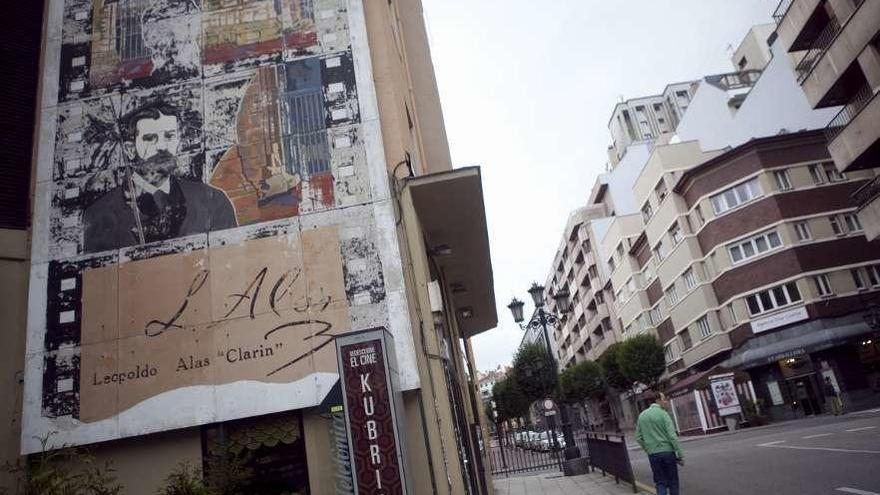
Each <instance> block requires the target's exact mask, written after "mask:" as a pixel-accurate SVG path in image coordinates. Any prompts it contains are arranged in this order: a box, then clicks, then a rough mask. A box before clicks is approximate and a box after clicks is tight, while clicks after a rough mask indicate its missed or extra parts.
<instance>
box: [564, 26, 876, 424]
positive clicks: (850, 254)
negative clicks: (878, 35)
mask: <svg viewBox="0 0 880 495" xmlns="http://www.w3.org/2000/svg"><path fill="white" fill-rule="evenodd" d="M773 27H774V26H772V25H771V26H756V27H754V28H752V29H751V30H750V31H749V33H748V34H747V36H746V37H745V39H744V40H743V42H742V43H741V44H740V46H739V47H738V48H737V50H735V52H734V53H733V56H732V60H731V62H732V64H733V65H734V67H736V68H737V71H736V72H731V73H727V74H718V75H713V76H706V77H704V78H702V79H700V80H698V81H696V82H693V83H690V86H689V87H690V88H692V90H691V91H690V92H689V93H688V95H689V103H688V105H687V111H686V112H685V113H683V114H681V115H680V116H679V119H678V122H677V123H676V126H675V127H674V128H673V129H672V130H670V131H669V132H666V133H661V134H659V135H658V136H657V137H656V138H655V139H648V140H644V139H643V140H641V141H639V140H635V139H632V140H630V141H626V140H622V139H620V137H619V136H618V135H619V134H620V128H621V126H619V125H617V124H616V122H617V120H619V119H618V117H621V119H620V120H621V121H623V122H625V120H622V117H623V112H622V110H623V106H622V105H624V104H618V105H617V106H616V107H615V111H614V115H615V116H613V117H612V120H611V122H610V123H609V131H610V132H611V135H612V139H613V141H614V144H613V145H612V146H611V147H610V148H609V149H610V150H615V151H614V152H613V153H611V152H610V154H611V155H612V156H611V165H612V166H611V169H610V171H609V172H607V173H606V174H603V175H601V176H600V177H599V178H598V179H597V181H596V183H595V184H594V186H593V188H592V190H591V193H590V196H589V200H588V205H589V207H591V208H599V209H600V210H604V213H603V214H602V215H601V216H600V217H597V218H593V219H591V220H590V221H589V222H588V225H589V229H588V231H589V232H590V233H591V235H590V237H589V239H590V241H591V244H590V245H591V246H592V253H591V254H592V256H591V258H590V259H591V260H595V262H596V265H597V270H596V273H597V274H598V275H599V277H600V278H599V283H600V284H601V285H602V286H604V287H605V288H606V289H607V297H606V300H607V303H608V314H609V315H611V322H612V327H613V328H615V330H616V332H617V337H616V338H617V339H618V340H625V339H627V338H629V337H631V336H634V335H638V334H643V333H648V334H651V335H655V336H656V337H657V339H658V340H659V342H660V343H661V344H663V346H664V349H665V355H666V370H665V372H664V374H663V377H662V382H663V387H665V389H666V390H667V392H669V393H670V394H671V395H672V396H673V401H672V403H673V410H674V418H675V421H676V423H677V425H678V428H679V430H680V431H682V432H701V431H702V432H705V431H710V430H712V429H715V428H721V427H724V426H725V425H724V421H723V418H721V417H720V416H719V415H718V411H717V408H716V407H715V405H714V401H713V400H712V397H711V393H710V392H709V391H708V390H707V381H708V376H709V375H711V374H712V373H716V372H719V371H722V370H723V371H735V372H736V373H737V375H736V376H737V381H736V387H737V391H738V393H739V394H740V396H741V397H742V399H743V400H750V401H752V402H754V403H756V404H758V405H759V406H760V408H761V411H762V412H763V413H765V414H768V415H770V416H772V417H774V418H791V417H800V416H803V415H810V414H818V413H820V412H823V411H824V410H825V409H826V405H825V400H824V396H823V393H822V387H823V384H824V383H825V379H826V378H828V379H829V380H830V381H831V382H832V383H833V384H834V386H835V387H836V388H837V389H838V390H840V391H841V392H842V394H843V397H844V400H845V401H846V402H847V403H848V404H849V405H850V406H851V407H853V408H861V407H867V406H873V405H876V404H877V403H878V402H880V396H878V393H877V390H878V388H880V384H878V383H877V379H878V374H877V373H878V365H880V361H878V353H877V347H876V342H877V340H878V338H877V336H878V335H877V332H878V329H877V328H875V327H873V326H871V325H872V324H873V323H871V322H873V320H872V318H871V314H872V310H871V307H872V305H874V304H876V303H877V298H878V294H880V293H878V292H877V289H878V288H880V287H878V286H877V285H875V284H874V282H875V281H877V280H880V279H878V278H877V277H875V275H878V274H877V273H876V271H877V270H878V269H880V268H878V264H880V250H878V246H877V245H875V243H874V242H869V241H868V240H866V239H865V238H864V231H865V229H866V227H865V226H864V225H863V223H862V222H861V221H860V218H861V217H860V216H859V215H858V214H857V212H858V209H859V205H858V204H857V203H856V202H855V201H854V200H853V198H852V195H853V194H854V193H856V191H860V190H864V188H866V187H869V185H870V184H872V183H873V181H874V180H875V173H874V171H872V170H870V169H868V170H850V171H849V172H846V173H841V172H840V170H839V169H838V168H837V167H835V163H834V161H833V160H832V156H831V155H830V154H829V152H828V150H827V148H826V145H827V139H826V133H825V124H826V123H827V122H828V121H829V120H831V119H832V118H833V117H834V115H835V114H836V113H837V112H838V111H839V107H829V108H824V109H821V108H820V109H814V108H811V107H810V106H809V105H808V104H807V102H806V101H804V99H803V97H802V96H801V95H800V94H799V92H800V88H799V85H798V79H797V77H798V76H797V73H796V72H795V71H793V70H792V69H791V66H790V64H789V60H790V59H789V57H788V54H787V53H786V51H785V50H784V49H783V48H782V47H781V46H780V44H779V43H778V42H776V39H777V34H776V33H775V32H774V30H773ZM651 98H654V97H651ZM628 101H642V99H638V98H637V99H633V100H628ZM642 106H643V107H644V105H642ZM617 143H627V145H626V146H625V147H624V148H623V149H621V150H617ZM578 211H581V210H578ZM570 229H571V226H569V227H568V228H567V230H566V233H565V237H564V239H563V242H562V243H561V244H560V248H559V250H558V252H557V255H556V259H555V260H554V262H553V263H554V265H553V266H554V270H553V271H552V272H551V276H550V277H549V278H548V280H550V281H554V282H555V281H557V280H559V279H560V278H562V280H566V279H565V277H564V276H563V277H555V274H556V273H559V274H564V273H566V272H565V269H566V265H565V263H562V264H560V260H562V259H563V255H564V254H565V253H566V249H567V248H569V245H568V244H567V242H566V241H568V240H569V237H570V235H571V232H570ZM600 268H601V269H600ZM560 270H561V271H560ZM575 273H577V271H575ZM549 285H550V284H549V282H548V286H549ZM570 290H571V289H570ZM572 293H573V294H574V293H575V291H573V290H572ZM869 323H870V324H869ZM571 327H572V325H571V322H566V325H565V326H564V327H563V328H561V329H560V330H558V332H557V334H558V335H559V336H560V337H561V340H559V342H560V345H559V346H558V348H557V352H558V353H559V355H560V356H566V357H568V356H572V355H573V356H574V357H573V358H570V359H569V360H567V361H564V363H565V364H571V363H573V362H578V361H580V360H581V359H584V358H585V359H596V358H598V354H600V353H596V352H595V349H593V350H592V351H593V354H589V352H590V351H591V349H586V348H585V347H584V344H583V341H582V340H581V341H578V340H576V338H577V336H578V333H577V332H573V331H572V330H571ZM566 339H570V340H571V341H572V342H575V343H578V345H580V348H578V347H575V349H574V351H572V349H570V348H566V347H564V345H563V343H565V342H566ZM579 352H580V353H579ZM581 356H583V357H582V358H581ZM632 399H634V397H633V396H632V394H630V393H627V394H624V395H622V396H621V401H622V404H623V406H624V407H622V410H621V412H622V414H621V415H620V416H618V419H619V420H620V423H621V424H622V425H623V426H626V425H627V418H628V417H629V416H631V413H632V412H633V411H632V410H633V408H634V407H636V404H635V403H634V402H633V400H632ZM627 405H628V406H629V407H627ZM627 411H629V412H630V414H627Z"/></svg>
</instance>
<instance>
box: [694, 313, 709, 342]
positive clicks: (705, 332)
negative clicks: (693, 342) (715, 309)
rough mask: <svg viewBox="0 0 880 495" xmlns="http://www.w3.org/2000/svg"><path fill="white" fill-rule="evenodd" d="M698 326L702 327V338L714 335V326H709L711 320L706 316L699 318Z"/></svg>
mask: <svg viewBox="0 0 880 495" xmlns="http://www.w3.org/2000/svg"><path fill="white" fill-rule="evenodd" d="M697 328H699V329H700V337H702V338H706V337H708V336H710V335H712V327H710V326H709V320H708V319H707V318H706V317H705V316H703V317H701V318H700V319H699V320H697Z"/></svg>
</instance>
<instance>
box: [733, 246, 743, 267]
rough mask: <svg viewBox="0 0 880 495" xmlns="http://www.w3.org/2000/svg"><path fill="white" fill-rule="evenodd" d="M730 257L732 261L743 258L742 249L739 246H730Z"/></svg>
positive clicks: (735, 261)
mask: <svg viewBox="0 0 880 495" xmlns="http://www.w3.org/2000/svg"><path fill="white" fill-rule="evenodd" d="M730 259H732V260H733V262H734V263H737V262H739V261H740V260H742V259H743V255H742V249H741V248H740V247H739V246H733V247H732V248H730Z"/></svg>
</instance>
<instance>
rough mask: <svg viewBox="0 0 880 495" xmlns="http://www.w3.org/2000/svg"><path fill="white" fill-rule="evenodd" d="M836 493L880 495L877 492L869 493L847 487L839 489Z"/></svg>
mask: <svg viewBox="0 0 880 495" xmlns="http://www.w3.org/2000/svg"><path fill="white" fill-rule="evenodd" d="M836 491H838V492H846V493H855V494H856V495H880V493H877V492H868V491H865V490H859V489H858V488H848V487H845V486H842V487H840V488H837V489H836Z"/></svg>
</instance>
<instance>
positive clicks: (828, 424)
mask: <svg viewBox="0 0 880 495" xmlns="http://www.w3.org/2000/svg"><path fill="white" fill-rule="evenodd" d="M682 447H683V449H684V455H685V466H684V467H683V468H680V470H679V476H680V477H681V481H682V493H688V494H699V495H746V494H749V495H753V494H773V495H789V494H790V495H795V494H797V495H833V494H844V493H854V494H860V495H880V409H875V410H871V411H863V412H859V413H852V414H847V415H844V416H841V417H835V416H823V417H818V418H810V419H802V420H797V421H790V422H786V423H783V424H779V425H770V426H768V427H764V428H759V429H755V430H754V431H749V430H744V431H741V432H737V433H735V434H732V435H718V436H712V437H707V438H698V439H692V440H687V441H685V442H683V443H682ZM630 456H631V460H632V465H633V469H634V471H635V474H636V478H637V479H638V480H639V481H641V482H642V483H644V484H646V485H649V486H653V482H652V480H651V468H650V466H649V464H648V459H647V457H646V456H645V454H644V452H643V451H641V449H636V450H631V451H630Z"/></svg>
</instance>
